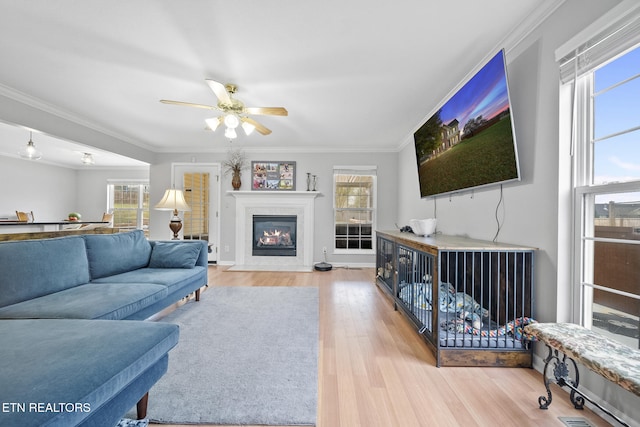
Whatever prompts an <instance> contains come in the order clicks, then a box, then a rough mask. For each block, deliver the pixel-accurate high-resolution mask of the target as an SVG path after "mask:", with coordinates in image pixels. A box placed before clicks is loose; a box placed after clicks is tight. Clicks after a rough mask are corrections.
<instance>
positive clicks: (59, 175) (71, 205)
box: [0, 156, 77, 221]
mask: <svg viewBox="0 0 640 427" xmlns="http://www.w3.org/2000/svg"><path fill="white" fill-rule="evenodd" d="M75 190H76V172H75V171H74V170H72V169H66V168H60V167H57V166H52V165H47V164H46V163H41V162H40V161H31V160H22V159H15V158H9V157H4V156H0V196H1V197H0V218H7V217H8V218H10V219H16V211H17V210H18V211H33V215H34V217H35V220H36V221H61V220H63V219H65V218H66V217H67V215H68V214H69V212H73V211H74V210H75V208H76V207H77V205H76V191H75Z"/></svg>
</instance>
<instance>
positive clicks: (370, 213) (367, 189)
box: [333, 166, 376, 253]
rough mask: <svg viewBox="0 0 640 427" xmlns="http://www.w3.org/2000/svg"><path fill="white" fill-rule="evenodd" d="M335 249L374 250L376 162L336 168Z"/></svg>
mask: <svg viewBox="0 0 640 427" xmlns="http://www.w3.org/2000/svg"><path fill="white" fill-rule="evenodd" d="M333 194H334V196H333V208H334V230H335V239H334V242H335V253H373V252H374V248H373V230H374V229H375V218H376V206H375V202H376V168H375V166H366V167H353V166H336V167H334V170H333Z"/></svg>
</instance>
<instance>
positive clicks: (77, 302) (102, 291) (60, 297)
mask: <svg viewBox="0 0 640 427" xmlns="http://www.w3.org/2000/svg"><path fill="white" fill-rule="evenodd" d="M168 294H169V292H168V288H167V286H165V285H162V284H156V283H135V282H133V283H131V282H129V283H100V284H97V283H90V284H86V285H83V286H77V287H75V288H71V289H66V290H64V291H60V292H56V293H55V294H50V295H45V296H42V297H39V298H34V299H31V300H28V301H23V302H20V303H18V304H14V305H10V306H7V307H3V308H0V319H107V320H118V319H125V318H127V317H129V316H130V315H131V314H133V313H137V312H138V311H140V310H142V309H144V308H145V307H148V306H150V305H152V304H154V303H156V302H157V301H160V300H162V299H163V298H165V297H166V296H167V295H168Z"/></svg>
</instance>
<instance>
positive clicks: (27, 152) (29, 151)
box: [20, 132, 42, 160]
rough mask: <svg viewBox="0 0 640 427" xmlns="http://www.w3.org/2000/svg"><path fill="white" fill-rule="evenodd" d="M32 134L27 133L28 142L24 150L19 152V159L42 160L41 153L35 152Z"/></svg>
mask: <svg viewBox="0 0 640 427" xmlns="http://www.w3.org/2000/svg"><path fill="white" fill-rule="evenodd" d="M32 135H33V132H29V142H27V146H26V147H25V149H24V150H22V151H20V157H22V158H23V159H28V160H38V159H40V158H42V153H41V152H39V151H38V150H36V146H35V144H34V143H33V141H32Z"/></svg>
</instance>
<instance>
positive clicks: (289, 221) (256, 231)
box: [251, 215, 297, 257]
mask: <svg viewBox="0 0 640 427" xmlns="http://www.w3.org/2000/svg"><path fill="white" fill-rule="evenodd" d="M296 228H297V216H295V215H253V247H252V251H251V254H252V255H253V256H293V257H295V256H296Z"/></svg>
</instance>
